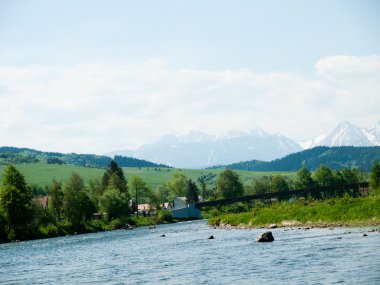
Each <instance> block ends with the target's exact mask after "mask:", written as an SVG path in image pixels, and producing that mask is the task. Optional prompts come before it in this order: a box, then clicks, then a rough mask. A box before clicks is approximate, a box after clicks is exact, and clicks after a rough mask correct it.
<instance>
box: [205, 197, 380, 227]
mask: <svg viewBox="0 0 380 285" xmlns="http://www.w3.org/2000/svg"><path fill="white" fill-rule="evenodd" d="M274 223H275V224H277V225H278V226H279V227H281V226H300V225H307V226H313V225H314V226H325V225H329V226H343V225H344V226H371V225H380V196H379V195H376V196H368V197H359V198H352V197H343V198H336V199H330V200H325V201H297V202H277V203H274V204H272V205H269V206H267V205H256V206H255V207H254V208H253V209H252V211H250V212H244V213H233V214H223V215H220V216H216V217H212V218H210V219H209V224H211V225H218V224H221V225H231V226H244V227H253V228H254V227H267V226H269V225H270V224H274Z"/></svg>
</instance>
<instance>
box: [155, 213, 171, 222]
mask: <svg viewBox="0 0 380 285" xmlns="http://www.w3.org/2000/svg"><path fill="white" fill-rule="evenodd" d="M157 218H158V220H159V221H160V222H161V223H164V224H165V223H172V222H173V221H174V217H173V215H172V213H171V212H169V211H159V212H158V213H157Z"/></svg>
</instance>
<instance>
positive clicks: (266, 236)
mask: <svg viewBox="0 0 380 285" xmlns="http://www.w3.org/2000/svg"><path fill="white" fill-rule="evenodd" d="M272 241H274V237H273V235H272V232H265V233H262V234H261V235H260V236H259V237H258V238H257V242H272Z"/></svg>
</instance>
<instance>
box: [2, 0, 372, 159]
mask: <svg viewBox="0 0 380 285" xmlns="http://www.w3.org/2000/svg"><path fill="white" fill-rule="evenodd" d="M379 30H380V2H379V1H369V0H367V1H348V0H346V1H334V0H330V1H289V0H285V1H239V0H236V1H195V0H192V1H174V0H172V1H114V0H109V1H96V0H92V1H71V0H66V1H38V0H36V1H22V0H20V1H11V0H9V1H8V0H1V1H0V111H2V112H1V113H0V134H1V137H2V141H1V145H17V146H28V147H36V148H40V149H48V150H55V151H77V152H80V151H86V150H88V151H90V152H97V153H102V152H107V151H110V150H113V149H118V148H135V147H137V146H139V145H141V144H144V143H149V142H151V141H152V140H155V139H157V138H159V137H160V136H161V135H163V134H165V133H167V132H175V133H184V132H187V131H190V130H200V131H204V132H208V133H212V134H216V135H220V134H222V133H225V132H228V131H229V130H231V129H237V130H248V129H250V128H254V127H261V128H263V129H265V130H268V131H269V132H273V133H276V132H280V133H283V134H284V135H287V136H290V137H292V138H293V139H296V140H306V139H311V138H312V137H314V136H317V135H319V134H320V133H321V132H326V131H328V130H330V129H331V128H333V127H334V126H335V125H336V124H337V123H339V122H340V121H343V120H348V121H351V122H353V123H356V124H359V125H370V124H374V123H375V122H377V121H378V120H379V119H380V118H379V116H378V111H376V110H375V109H374V105H375V106H376V105H377V106H380V102H379V101H378V99H376V98H377V97H380V96H379V95H380V94H379V90H380V87H379V84H378V83H376V82H377V81H378V79H379V55H380V33H379V32H378V31H379ZM347 74H350V75H349V77H347ZM361 85H363V86H361ZM360 86H361V87H360ZM358 96H360V98H361V100H362V101H358V99H357V98H358ZM106 98H107V100H106ZM350 102H351V104H350ZM360 102H361V103H360ZM358 104H360V108H358V107H357V105H358ZM184 105H185V106H186V108H185V107H184ZM358 109H360V110H358ZM294 112H299V114H297V115H294ZM268 114H270V116H269V115H268ZM292 115H294V116H292ZM304 118H306V121H309V124H310V123H312V124H313V125H314V127H313V128H310V127H309V126H308V125H307V122H305V119H304ZM107 122H108V123H107ZM154 122H157V124H158V125H155V124H154ZM26 126H28V127H26ZM115 126H117V128H116V127H115ZM31 127H32V129H33V130H34V131H33V132H32V131H31ZM119 128H123V130H122V132H123V133H122V134H120V133H118V132H119ZM47 134H49V135H47ZM25 138H26V139H27V140H26V141H25V140H24V139H25ZM94 140H96V141H97V142H98V143H97V144H96V145H94V144H91V143H90V142H92V141H94ZM88 144H91V145H92V147H91V148H89V147H86V146H84V145H88Z"/></svg>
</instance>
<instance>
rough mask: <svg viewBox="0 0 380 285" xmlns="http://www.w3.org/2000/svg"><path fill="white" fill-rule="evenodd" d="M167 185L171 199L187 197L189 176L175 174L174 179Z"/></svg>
mask: <svg viewBox="0 0 380 285" xmlns="http://www.w3.org/2000/svg"><path fill="white" fill-rule="evenodd" d="M166 185H167V187H168V189H169V193H170V198H171V199H175V198H176V197H185V196H186V193H187V186H188V179H187V176H186V175H185V174H184V173H183V172H181V171H177V172H174V173H173V174H172V178H171V179H170V180H169V181H168V183H167V184H166Z"/></svg>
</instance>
